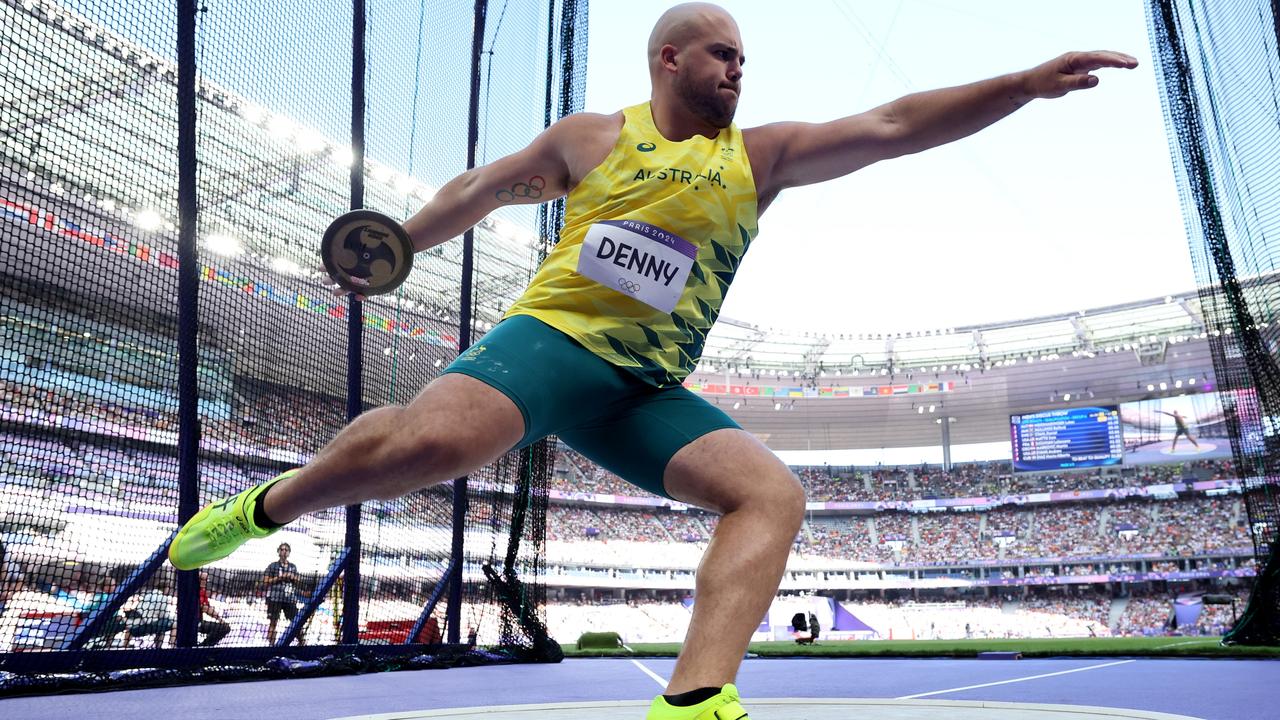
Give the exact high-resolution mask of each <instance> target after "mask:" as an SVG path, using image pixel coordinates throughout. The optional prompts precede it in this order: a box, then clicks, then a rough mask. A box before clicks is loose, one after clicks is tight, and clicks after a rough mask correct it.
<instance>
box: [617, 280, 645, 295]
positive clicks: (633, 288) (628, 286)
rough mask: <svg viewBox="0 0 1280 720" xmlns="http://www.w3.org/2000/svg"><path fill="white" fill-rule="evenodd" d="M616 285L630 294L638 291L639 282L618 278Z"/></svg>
mask: <svg viewBox="0 0 1280 720" xmlns="http://www.w3.org/2000/svg"><path fill="white" fill-rule="evenodd" d="M618 287H620V288H622V289H623V290H625V291H626V292H629V293H631V294H632V295H635V294H636V293H638V292H640V283H638V282H636V281H634V280H628V279H626V278H618Z"/></svg>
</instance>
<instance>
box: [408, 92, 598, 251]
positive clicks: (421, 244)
mask: <svg viewBox="0 0 1280 720" xmlns="http://www.w3.org/2000/svg"><path fill="white" fill-rule="evenodd" d="M594 121H596V119H595V118H593V117H591V116H584V115H570V116H569V117H566V118H564V119H562V120H560V121H559V122H557V123H556V124H554V125H552V126H551V127H549V128H547V129H546V130H544V131H542V134H540V135H538V137H536V138H534V140H533V142H532V143H530V144H529V146H528V147H526V148H525V149H523V150H521V151H519V152H516V153H513V154H511V155H508V156H506V157H504V158H502V159H501V160H495V161H494V162H492V163H489V164H488V165H484V166H481V167H477V168H474V169H472V170H468V171H467V172H465V173H463V174H461V175H459V176H458V177H456V178H454V179H453V180H450V181H449V182H448V183H446V184H445V186H444V187H442V188H440V191H439V192H437V193H436V195H435V197H433V198H432V199H431V200H430V201H428V202H427V204H426V205H424V206H423V208H422V209H421V210H419V211H418V212H417V213H416V214H415V215H414V216H413V217H411V218H409V219H408V220H406V221H405V223H404V229H405V230H406V231H407V232H408V233H409V237H410V238H411V239H412V240H413V247H414V249H415V250H417V251H419V252H421V251H423V250H426V249H427V248H431V247H435V246H436V245H439V244H440V243H442V242H445V241H446V240H448V239H450V238H453V237H456V236H458V235H460V234H462V233H463V232H464V231H466V230H467V228H470V227H471V226H472V225H475V224H476V223H478V222H480V220H482V219H483V218H484V217H485V216H486V215H488V214H489V213H491V212H493V211H494V210H496V209H498V208H499V207H501V206H503V205H530V204H537V203H544V202H548V201H550V200H555V199H556V198H560V197H563V196H564V195H565V194H566V193H568V191H569V161H568V158H569V154H570V152H572V142H573V137H574V135H575V134H579V133H581V132H583V131H584V129H585V128H584V125H587V124H590V123H592V122H594Z"/></svg>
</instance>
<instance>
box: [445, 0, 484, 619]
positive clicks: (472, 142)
mask: <svg viewBox="0 0 1280 720" xmlns="http://www.w3.org/2000/svg"><path fill="white" fill-rule="evenodd" d="M488 10H489V3H488V0H476V5H475V19H474V25H473V26H472V30H471V101H470V109H469V111H468V113H467V169H468V170H470V169H472V168H474V167H475V166H476V143H477V142H478V141H479V139H480V56H481V54H482V52H483V50H484V29H485V19H486V15H487V14H488ZM474 256H475V228H469V229H468V230H467V231H466V232H465V233H463V235H462V291H461V293H460V295H461V298H460V302H459V305H458V352H459V353H463V352H466V350H467V348H469V347H471V283H472V275H473V274H474V273H475V257H474ZM466 521H467V478H466V477H465V476H464V477H460V478H458V479H456V480H454V481H453V547H452V548H451V550H450V558H451V559H450V563H451V564H452V566H453V580H452V585H451V586H450V587H449V607H448V608H447V609H446V614H445V624H446V625H447V626H448V629H449V642H451V643H457V642H459V640H460V639H461V635H460V634H459V633H460V630H461V628H460V627H459V626H460V624H461V622H462V578H463V575H464V569H465V568H464V562H463V554H464V546H463V537H462V536H463V532H464V531H465V525H466Z"/></svg>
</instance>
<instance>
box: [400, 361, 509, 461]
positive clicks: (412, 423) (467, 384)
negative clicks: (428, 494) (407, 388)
mask: <svg viewBox="0 0 1280 720" xmlns="http://www.w3.org/2000/svg"><path fill="white" fill-rule="evenodd" d="M399 420H400V422H401V423H402V425H403V428H404V430H405V431H406V432H408V433H410V434H411V435H412V437H413V438H414V443H415V446H417V447H420V448H422V449H424V450H425V451H428V452H429V453H430V456H431V457H432V459H433V464H435V465H437V466H438V467H437V469H438V470H439V471H440V472H442V473H445V474H448V475H450V476H457V475H465V474H466V473H469V472H471V471H473V470H475V469H476V468H478V467H482V466H484V465H487V464H488V463H490V462H492V461H493V459H494V458H497V457H499V456H501V455H502V454H503V453H505V452H507V451H508V450H510V449H511V448H512V447H514V446H515V445H516V443H517V442H518V441H519V440H520V437H521V436H522V435H523V434H524V419H523V418H522V417H521V415H520V411H519V409H517V408H516V406H515V405H514V404H513V403H512V402H511V400H510V399H509V398H508V397H507V396H506V395H504V394H503V393H501V392H499V391H498V390H496V389H494V388H493V387H490V386H489V385H487V384H485V383H483V382H481V381H479V380H477V379H475V378H471V377H468V376H466V375H459V374H454V373H449V374H445V375H441V376H440V377H438V378H436V379H435V380H432V381H431V383H430V384H428V385H427V387H426V389H424V390H423V391H422V392H421V393H419V394H418V396H417V397H416V398H414V399H413V401H412V402H410V403H409V404H408V405H407V406H406V407H405V409H404V413H403V414H402V415H401V416H400V418H399Z"/></svg>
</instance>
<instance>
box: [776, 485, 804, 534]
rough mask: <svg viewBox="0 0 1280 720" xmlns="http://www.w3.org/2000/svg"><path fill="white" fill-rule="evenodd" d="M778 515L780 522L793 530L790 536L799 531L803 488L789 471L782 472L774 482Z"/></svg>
mask: <svg viewBox="0 0 1280 720" xmlns="http://www.w3.org/2000/svg"><path fill="white" fill-rule="evenodd" d="M775 483H776V484H777V488H776V489H775V491H774V492H775V493H776V499H775V502H776V503H777V508H778V513H779V515H780V520H781V521H783V522H785V523H787V524H788V526H789V527H792V528H793V532H792V534H793V535H794V534H795V533H796V532H799V531H800V526H801V525H803V524H804V503H805V497H804V486H803V485H801V484H800V479H799V478H797V477H796V476H795V473H793V472H791V470H789V469H787V470H784V471H783V472H782V473H781V474H780V475H779V477H778V479H777V480H775Z"/></svg>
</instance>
